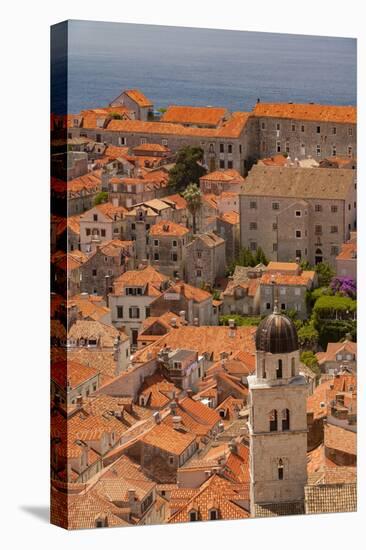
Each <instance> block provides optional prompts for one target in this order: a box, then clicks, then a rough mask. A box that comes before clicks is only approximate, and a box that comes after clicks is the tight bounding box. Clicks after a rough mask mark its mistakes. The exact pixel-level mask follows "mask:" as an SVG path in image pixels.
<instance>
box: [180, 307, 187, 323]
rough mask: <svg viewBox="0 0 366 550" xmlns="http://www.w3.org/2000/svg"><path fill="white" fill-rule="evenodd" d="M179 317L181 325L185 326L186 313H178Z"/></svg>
mask: <svg viewBox="0 0 366 550" xmlns="http://www.w3.org/2000/svg"><path fill="white" fill-rule="evenodd" d="M179 317H180V320H181V323H182V325H185V324H186V312H185V311H184V310H182V311H180V312H179Z"/></svg>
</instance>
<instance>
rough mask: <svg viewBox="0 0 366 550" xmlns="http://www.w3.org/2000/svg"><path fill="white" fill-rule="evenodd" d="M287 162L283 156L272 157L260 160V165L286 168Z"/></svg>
mask: <svg viewBox="0 0 366 550" xmlns="http://www.w3.org/2000/svg"><path fill="white" fill-rule="evenodd" d="M287 162H288V160H287V158H286V157H284V156H283V155H274V156H273V157H270V158H266V159H261V160H260V161H259V163H260V164H265V165H266V166H286V164H287Z"/></svg>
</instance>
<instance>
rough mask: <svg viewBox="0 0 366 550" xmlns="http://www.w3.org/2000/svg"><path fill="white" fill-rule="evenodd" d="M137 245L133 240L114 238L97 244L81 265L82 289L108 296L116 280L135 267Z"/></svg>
mask: <svg viewBox="0 0 366 550" xmlns="http://www.w3.org/2000/svg"><path fill="white" fill-rule="evenodd" d="M134 257H135V246H134V243H133V242H132V241H120V240H119V239H113V240H111V241H105V242H103V243H102V244H100V245H97V246H96V250H95V252H93V253H92V254H91V255H90V256H89V258H88V260H87V261H86V262H85V263H84V264H83V265H82V266H81V268H80V272H81V283H80V286H81V291H82V292H87V293H88V294H99V295H100V296H105V297H107V296H108V294H109V293H110V292H112V290H113V283H114V281H115V280H116V279H117V278H118V277H119V276H120V275H122V273H124V272H125V271H127V270H128V269H133V268H134V263H135V260H134Z"/></svg>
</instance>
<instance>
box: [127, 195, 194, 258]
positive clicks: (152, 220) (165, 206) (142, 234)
mask: <svg viewBox="0 0 366 550" xmlns="http://www.w3.org/2000/svg"><path fill="white" fill-rule="evenodd" d="M182 201H184V199H182ZM182 201H180V200H179V199H178V198H176V197H175V196H173V195H172V196H170V197H164V198H162V199H154V200H150V201H146V202H144V203H141V204H137V205H136V206H135V207H134V208H132V209H131V210H130V211H129V212H128V213H127V214H126V215H125V220H126V237H127V238H128V239H130V240H133V241H135V249H136V258H137V260H146V259H147V258H149V245H150V241H149V236H148V235H149V231H150V229H151V227H152V226H153V225H154V224H156V223H159V222H161V221H164V222H174V223H179V224H182V225H187V221H188V213H187V208H186V202H185V201H184V202H183V203H182Z"/></svg>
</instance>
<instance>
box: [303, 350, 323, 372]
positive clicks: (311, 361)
mask: <svg viewBox="0 0 366 550" xmlns="http://www.w3.org/2000/svg"><path fill="white" fill-rule="evenodd" d="M300 361H301V362H302V363H304V365H306V366H307V367H309V368H310V369H311V370H312V371H313V372H314V373H315V374H316V377H317V379H319V378H320V374H321V371H320V367H319V363H318V359H317V358H316V355H315V353H314V352H312V351H303V352H302V353H301V355H300Z"/></svg>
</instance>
